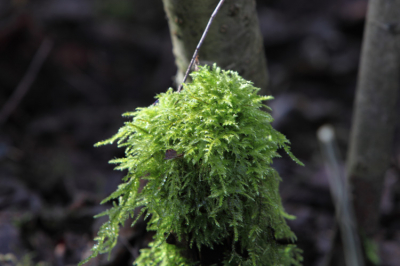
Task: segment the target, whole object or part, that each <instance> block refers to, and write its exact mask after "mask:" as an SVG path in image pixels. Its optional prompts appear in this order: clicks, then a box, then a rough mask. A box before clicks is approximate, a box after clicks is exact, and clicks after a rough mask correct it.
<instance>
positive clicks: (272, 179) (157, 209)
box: [91, 65, 301, 265]
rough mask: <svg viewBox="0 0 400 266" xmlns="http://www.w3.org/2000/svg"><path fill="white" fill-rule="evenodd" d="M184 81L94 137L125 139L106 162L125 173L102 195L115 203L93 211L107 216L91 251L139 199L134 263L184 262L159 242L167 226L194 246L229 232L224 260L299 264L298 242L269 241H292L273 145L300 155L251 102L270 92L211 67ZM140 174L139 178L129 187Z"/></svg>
mask: <svg viewBox="0 0 400 266" xmlns="http://www.w3.org/2000/svg"><path fill="white" fill-rule="evenodd" d="M192 79H193V82H192V83H190V84H184V89H183V90H182V91H181V93H177V92H174V91H173V90H172V89H169V90H168V91H167V92H166V93H162V94H160V95H158V97H157V98H158V100H159V102H158V104H156V105H152V106H149V107H147V108H140V109H137V110H136V111H135V112H130V113H126V114H125V115H126V116H130V117H132V121H131V122H128V123H126V124H125V125H124V126H123V127H122V128H121V129H120V130H119V132H118V134H116V135H115V136H114V137H112V138H111V139H109V140H106V141H104V142H100V143H99V144H98V145H104V144H109V143H113V142H115V141H117V142H118V145H119V146H121V147H125V149H126V152H125V153H126V156H125V158H122V159H117V160H113V161H112V162H113V163H117V164H118V167H117V168H118V169H119V170H122V169H126V170H127V171H128V174H127V176H126V178H125V181H126V182H125V183H124V184H122V185H120V186H119V187H118V189H117V190H116V191H115V192H114V193H113V194H111V195H110V196H109V197H108V198H107V199H106V200H105V201H109V200H117V202H118V203H117V204H115V205H114V207H112V208H111V209H110V210H108V211H107V212H105V213H103V214H104V215H108V216H109V221H108V222H107V223H106V224H104V225H103V226H102V227H101V228H100V231H99V233H98V236H97V238H96V241H97V244H96V245H95V246H94V247H93V255H92V256H91V257H95V256H97V255H98V254H99V253H105V252H109V251H110V250H111V249H112V248H113V247H114V246H115V244H116V241H117V237H118V230H119V226H121V225H122V224H123V223H124V222H125V220H126V219H127V218H128V217H129V216H130V215H132V214H133V210H134V209H135V208H137V207H144V208H145V211H146V213H147V214H148V215H150V216H149V217H150V221H149V223H148V229H149V230H154V231H156V234H155V237H154V238H155V241H154V243H153V244H152V245H151V246H150V249H145V250H142V253H141V255H140V257H139V258H138V259H137V261H136V264H137V265H190V263H194V262H188V261H187V260H186V259H185V258H183V257H182V256H181V255H180V254H181V253H180V251H179V250H178V248H177V247H175V246H174V245H169V244H167V243H166V242H165V236H166V235H169V234H170V233H171V232H174V233H175V234H176V235H177V236H178V237H179V239H181V240H184V241H186V242H187V243H190V244H191V245H192V246H193V245H194V246H197V247H198V248H199V249H200V248H201V247H203V246H206V247H209V248H212V247H213V246H214V245H216V244H218V243H221V241H222V240H223V239H226V238H231V239H233V240H232V247H229V248H228V249H227V251H226V254H225V260H224V265H300V261H301V254H300V251H299V249H298V248H296V246H295V245H282V244H278V242H277V241H276V240H277V239H289V240H292V241H294V240H295V235H294V234H293V232H292V231H291V230H290V228H289V227H288V226H287V224H286V222H285V218H293V217H292V216H290V215H288V214H286V213H285V211H284V210H283V207H282V204H281V199H280V196H279V192H278V186H279V182H280V177H279V175H278V173H277V172H276V171H275V170H274V169H273V168H272V167H271V163H272V160H273V159H274V158H275V157H279V155H278V153H277V150H278V149H279V148H283V149H284V150H285V151H286V152H287V153H288V154H289V156H290V157H291V158H292V159H293V160H294V161H295V162H297V163H299V164H301V162H300V161H299V160H298V159H297V158H296V157H294V156H293V154H292V153H291V152H290V147H289V141H288V140H287V139H286V137H285V136H284V135H282V134H281V133H279V132H277V131H276V130H275V129H273V128H272V126H271V124H270V123H271V122H272V121H273V118H272V117H271V115H270V114H269V113H267V112H264V111H262V110H261V108H263V107H266V106H265V105H264V104H263V101H265V100H270V99H272V97H271V96H259V95H257V92H258V91H259V89H258V88H256V87H254V86H253V85H252V83H251V82H249V81H246V80H244V79H243V78H241V77H240V76H239V75H238V73H236V72H233V71H224V70H221V69H220V68H218V67H216V66H215V65H214V66H213V67H212V68H210V67H208V66H205V67H200V70H199V71H197V72H194V73H193V74H192ZM268 108H269V107H268ZM167 152H170V153H171V154H172V155H169V157H167V156H166V153H167ZM170 157H172V158H170ZM140 179H146V180H147V183H146V185H145V186H144V188H143V189H142V190H141V191H140V192H139V180H140ZM142 213H143V212H142ZM239 242H240V250H238V249H237V248H235V243H239ZM244 254H246V255H244Z"/></svg>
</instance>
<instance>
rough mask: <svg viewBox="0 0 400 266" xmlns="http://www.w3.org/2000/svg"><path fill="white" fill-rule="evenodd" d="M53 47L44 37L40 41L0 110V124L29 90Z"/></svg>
mask: <svg viewBox="0 0 400 266" xmlns="http://www.w3.org/2000/svg"><path fill="white" fill-rule="evenodd" d="M52 48H53V41H51V40H50V39H48V38H46V39H44V40H43V41H42V44H41V45H40V47H39V49H38V50H37V52H36V54H35V56H34V58H33V60H32V62H31V64H30V65H29V67H28V70H27V71H26V73H25V75H24V77H23V78H22V80H21V81H20V83H19V84H18V86H17V88H16V89H15V91H14V93H13V94H12V95H11V97H10V98H9V99H8V101H7V102H6V104H5V105H4V106H3V108H2V109H1V111H0V125H2V124H3V123H4V122H6V121H7V119H8V117H9V116H10V115H11V114H12V112H14V110H15V108H17V106H18V104H19V103H20V102H21V100H22V98H23V97H24V96H25V94H26V93H27V92H28V91H29V89H30V87H31V86H32V83H33V82H34V81H35V78H36V76H37V74H38V73H39V71H40V69H41V68H42V65H43V63H44V61H45V60H46V58H47V57H48V55H49V53H50V51H51V49H52Z"/></svg>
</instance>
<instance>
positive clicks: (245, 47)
mask: <svg viewBox="0 0 400 266" xmlns="http://www.w3.org/2000/svg"><path fill="white" fill-rule="evenodd" d="M218 2H219V1H218V0H201V1H195V0H163V3H164V9H165V11H166V13H167V17H168V23H169V28H170V33H171V39H172V44H173V52H174V55H175V62H176V65H177V67H178V72H177V75H176V83H177V84H180V83H181V82H182V79H183V76H184V74H185V71H186V69H187V67H188V65H189V62H190V59H191V57H192V55H193V53H194V51H195V48H196V45H197V43H198V42H199V40H200V38H201V35H202V34H203V31H204V29H205V27H206V25H207V22H208V20H209V18H210V16H211V14H212V12H213V10H214V9H215V7H216V6H217V4H218ZM255 6H256V3H255V1H254V0H226V1H225V2H224V4H223V5H222V7H221V10H220V11H219V12H218V14H217V16H216V17H215V19H214V22H213V24H212V25H211V28H210V30H209V32H208V34H207V36H206V39H205V41H204V43H203V45H202V47H201V48H200V52H199V60H200V64H209V65H210V64H213V63H214V62H215V63H217V65H218V66H220V67H221V68H223V69H231V70H235V71H237V72H238V73H239V74H240V75H241V76H242V77H244V78H245V79H247V80H250V81H253V82H254V84H255V86H256V87H259V88H261V92H260V93H261V94H267V92H268V91H267V85H268V74H267V65H266V59H265V53H264V47H263V38H262V35H261V32H260V27H259V24H258V17H257V13H256V9H255Z"/></svg>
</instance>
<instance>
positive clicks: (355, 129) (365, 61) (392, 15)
mask: <svg viewBox="0 0 400 266" xmlns="http://www.w3.org/2000/svg"><path fill="white" fill-rule="evenodd" d="M361 55H362V56H361V63H360V71H359V78H358V84H357V94H356V101H355V108H354V114H353V125H352V132H351V139H350V147H349V153H348V158H347V177H348V181H349V182H350V187H351V193H352V198H353V204H354V212H355V216H356V220H357V227H358V230H359V232H360V238H361V242H362V243H363V242H364V239H365V237H368V238H373V237H374V235H375V233H376V232H377V230H378V227H379V223H378V222H379V203H380V198H381V190H382V187H383V178H384V174H385V172H386V170H387V169H388V167H389V163H390V157H391V154H392V146H393V137H394V129H395V128H394V127H395V119H396V114H395V105H396V101H397V99H398V91H399V88H400V86H399V85H400V84H399V82H400V0H371V1H370V3H369V10H368V15H367V24H366V28H365V33H364V42H363V48H362V54H361ZM336 254H337V253H336ZM335 257H336V258H337V257H340V255H339V256H338V255H336V256H335V255H334V256H333V258H332V260H331V263H330V264H329V265H339V264H338V263H333V260H335ZM366 264H367V265H373V264H372V263H371V262H370V261H368V260H366ZM340 265H342V264H340Z"/></svg>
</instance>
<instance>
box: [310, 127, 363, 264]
mask: <svg viewBox="0 0 400 266" xmlns="http://www.w3.org/2000/svg"><path fill="white" fill-rule="evenodd" d="M317 136H318V140H319V142H320V145H321V151H322V153H323V156H324V157H325V163H326V165H327V170H328V171H329V173H328V180H329V188H330V190H331V194H332V198H333V203H334V205H335V211H336V219H337V222H338V225H339V228H340V232H341V237H342V241H343V252H344V257H345V262H346V265H347V266H363V265H365V264H364V260H363V255H362V247H361V243H360V239H359V238H358V234H357V228H356V220H355V216H354V210H353V205H352V202H351V198H350V195H349V188H348V184H347V182H346V178H345V174H344V171H343V170H342V169H341V168H340V163H339V161H340V159H339V157H340V156H339V151H338V147H337V144H336V142H335V133H334V130H333V127H332V126H330V125H324V126H322V127H321V128H320V129H319V130H318V133H317Z"/></svg>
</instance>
